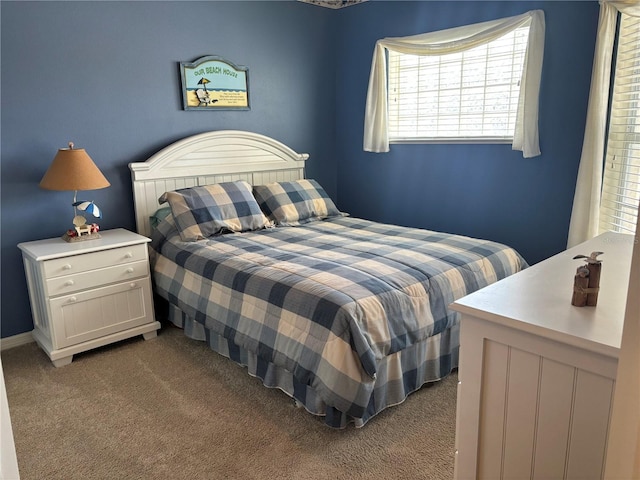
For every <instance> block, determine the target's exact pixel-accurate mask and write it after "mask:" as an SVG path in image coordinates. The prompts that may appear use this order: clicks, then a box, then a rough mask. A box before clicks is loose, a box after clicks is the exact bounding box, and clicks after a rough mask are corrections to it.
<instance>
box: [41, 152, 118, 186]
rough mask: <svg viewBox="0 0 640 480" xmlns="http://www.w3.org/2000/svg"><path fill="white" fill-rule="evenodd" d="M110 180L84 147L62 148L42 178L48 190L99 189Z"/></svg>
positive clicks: (42, 184)
mask: <svg viewBox="0 0 640 480" xmlns="http://www.w3.org/2000/svg"><path fill="white" fill-rule="evenodd" d="M109 185H111V184H110V183H109V181H108V180H107V179H106V178H105V177H104V175H103V174H102V172H101V171H100V170H99V169H98V167H97V166H96V164H95V163H93V160H91V157H90V156H89V155H88V154H87V152H85V151H84V149H83V148H73V143H69V148H61V149H59V150H58V153H57V154H56V156H55V157H54V159H53V162H52V163H51V165H50V166H49V170H47V173H45V174H44V177H42V180H40V187H42V188H46V189H47V190H97V189H99V188H106V187H108V186H109Z"/></svg>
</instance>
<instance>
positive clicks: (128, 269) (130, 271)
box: [125, 267, 133, 273]
mask: <svg viewBox="0 0 640 480" xmlns="http://www.w3.org/2000/svg"><path fill="white" fill-rule="evenodd" d="M125 271H126V272H127V273H133V268H131V267H129V268H127V269H126V270H125Z"/></svg>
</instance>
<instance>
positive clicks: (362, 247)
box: [129, 130, 527, 428]
mask: <svg viewBox="0 0 640 480" xmlns="http://www.w3.org/2000/svg"><path fill="white" fill-rule="evenodd" d="M307 158H308V155H307V154H301V153H297V152H295V151H294V150H292V149H291V148H289V147H287V146H286V145H284V144H282V143H280V142H279V141H277V140H275V139H272V138H269V137H266V136H263V135H260V134H256V133H252V132H244V131H236V130H222V131H213V132H205V133H202V134H198V135H194V136H191V137H187V138H185V139H183V140H180V141H178V142H176V143H174V144H171V145H169V146H167V147H166V148H164V149H162V150H161V151H159V152H158V153H156V154H155V155H153V156H152V157H151V158H149V159H148V160H147V161H146V162H138V163H131V164H130V165H129V167H130V169H131V172H132V181H133V192H134V204H135V215H136V224H137V229H138V232H139V233H141V234H143V235H146V236H149V237H151V238H152V242H151V260H152V271H153V280H154V289H155V293H156V294H157V295H158V296H160V297H162V298H164V299H165V300H166V301H167V303H168V315H169V320H170V321H171V323H173V324H174V325H176V326H178V327H180V328H182V329H183V330H184V333H185V334H186V335H187V336H189V337H190V338H193V339H196V340H201V341H205V342H207V344H208V345H209V347H210V348H211V349H212V350H214V351H215V352H217V353H219V354H221V355H224V356H226V357H228V358H229V359H231V360H232V361H235V362H237V363H238V364H240V365H243V366H244V367H246V369H247V371H248V373H249V374H250V375H252V376H255V377H258V378H260V379H261V381H262V383H263V384H264V385H265V386H267V387H275V388H279V389H281V390H282V391H284V392H285V393H286V394H287V395H289V396H290V397H292V398H293V399H294V400H295V401H296V404H297V405H299V406H302V407H304V408H306V410H307V411H309V412H310V413H312V414H315V415H319V416H322V417H323V418H324V421H325V423H326V424H327V425H329V426H331V427H335V428H344V427H345V426H347V425H348V424H350V423H353V424H354V425H355V426H356V427H362V426H363V425H365V424H366V423H367V421H369V420H370V419H371V418H373V417H374V416H375V415H376V414H378V413H380V412H381V411H383V410H384V409H386V408H387V407H390V406H393V405H397V404H400V403H402V402H403V401H404V400H405V399H406V398H407V396H408V395H409V394H411V393H412V392H414V391H416V390H418V389H419V388H421V387H422V386H423V385H425V384H428V383H430V382H435V381H438V380H440V379H442V378H443V377H445V376H447V375H449V374H450V373H451V372H452V371H453V370H454V369H456V368H457V366H458V352H459V319H458V314H457V313H456V312H454V311H452V310H450V309H449V308H448V305H449V304H450V303H452V302H453V301H455V300H457V299H458V298H461V297H462V296H464V295H466V294H468V293H470V292H472V291H474V290H477V289H479V288H482V287H483V286H485V285H488V284H490V283H493V282H495V281H497V280H500V279H502V278H504V277H506V276H508V275H511V274H513V273H515V272H517V271H519V270H521V269H523V268H525V267H526V266H527V264H526V262H525V261H524V259H523V258H522V257H521V256H520V255H519V254H518V253H517V252H516V251H515V250H513V249H512V248H509V247H508V246H505V245H502V244H498V243H495V242H491V241H487V240H480V239H473V238H468V237H463V236H458V235H450V234H445V233H441V232H434V231H429V230H422V229H415V228H407V227H399V226H394V225H385V224H380V223H375V222H371V221H368V220H364V219H358V218H352V217H351V216H349V215H347V214H345V213H343V212H340V211H339V210H337V208H336V206H335V204H334V203H333V202H332V201H331V199H330V198H328V196H327V195H326V192H325V191H324V190H323V189H322V187H321V186H320V185H319V184H318V183H317V182H315V181H314V180H313V179H305V175H304V171H305V170H304V163H305V161H306V160H307ZM221 198H224V200H220V199H221ZM212 199H213V200H212ZM161 201H162V202H165V201H166V202H167V203H169V206H168V207H167V206H166V205H161ZM297 202H299V203H297ZM211 205H214V206H213V207H212V206H211ZM229 208H231V210H232V212H233V214H229ZM256 209H257V210H256ZM213 210H215V212H214V214H211V212H212V211H213ZM202 211H205V212H206V213H207V215H209V216H208V217H207V219H206V220H202V219H201V218H200V212H202ZM161 212H164V213H162V214H161ZM221 212H222V213H221ZM225 212H226V213H225ZM239 212H241V213H239ZM211 215H213V217H215V219H214V220H211V219H212V218H213V217H212V216H211ZM220 215H222V217H224V218H222V220H223V221H224V222H226V223H224V222H223V224H222V225H221V224H220V222H219V221H220V218H219V216H220ZM185 219H186V220H185ZM227 220H228V221H227ZM212 222H213V223H212ZM194 224H195V225H194ZM212 224H213V225H214V228H213V229H210V228H209V227H210V226H211V225H212ZM194 229H195V230H194ZM194 232H195V233H194Z"/></svg>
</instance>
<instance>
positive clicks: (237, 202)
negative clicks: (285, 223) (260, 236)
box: [158, 181, 271, 242]
mask: <svg viewBox="0 0 640 480" xmlns="http://www.w3.org/2000/svg"><path fill="white" fill-rule="evenodd" d="M158 201H159V202H160V203H164V202H169V205H170V206H171V213H172V214H173V218H174V219H175V222H176V226H177V227H178V231H179V232H180V237H181V238H182V240H183V241H185V242H195V241H196V240H202V239H203V238H207V237H210V236H211V235H216V234H219V233H224V232H245V231H248V230H259V229H261V228H264V227H266V226H269V225H270V224H271V223H270V222H269V220H268V219H267V218H266V217H265V216H264V214H263V213H262V211H261V210H260V207H259V206H258V203H257V202H256V199H255V198H254V197H253V194H252V193H251V185H249V184H248V183H247V182H244V181H237V182H224V183H216V184H215V185H205V186H200V187H191V188H182V189H180V190H175V191H173V192H166V193H163V194H162V196H161V197H160V198H159V199H158Z"/></svg>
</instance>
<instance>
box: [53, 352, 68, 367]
mask: <svg viewBox="0 0 640 480" xmlns="http://www.w3.org/2000/svg"><path fill="white" fill-rule="evenodd" d="M72 360H73V355H69V356H68V357H64V358H58V359H57V360H51V362H52V363H53V366H54V367H64V366H65V365H69V364H70V363H71V361H72Z"/></svg>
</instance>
